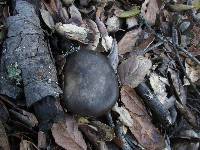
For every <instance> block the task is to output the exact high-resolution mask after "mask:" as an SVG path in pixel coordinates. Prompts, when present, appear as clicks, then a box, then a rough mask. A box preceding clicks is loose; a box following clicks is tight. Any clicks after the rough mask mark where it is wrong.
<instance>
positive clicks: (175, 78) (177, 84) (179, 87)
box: [168, 68, 187, 105]
mask: <svg viewBox="0 0 200 150" xmlns="http://www.w3.org/2000/svg"><path fill="white" fill-rule="evenodd" d="M168 72H169V73H170V78H171V81H172V83H171V84H172V85H173V86H174V89H175V92H176V94H177V96H178V97H179V99H180V101H181V103H182V104H183V105H185V104H186V98H187V95H186V91H185V89H184V87H183V84H182V82H181V79H180V75H179V73H178V71H177V70H173V69H171V68H168Z"/></svg>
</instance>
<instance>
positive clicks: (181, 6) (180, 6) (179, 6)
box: [169, 4, 195, 12]
mask: <svg viewBox="0 0 200 150" xmlns="http://www.w3.org/2000/svg"><path fill="white" fill-rule="evenodd" d="M169 8H170V9H171V10H172V11H176V12H181V11H186V10H191V9H193V8H195V7H194V6H192V5H184V4H173V5H169Z"/></svg>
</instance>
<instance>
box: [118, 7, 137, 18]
mask: <svg viewBox="0 0 200 150" xmlns="http://www.w3.org/2000/svg"><path fill="white" fill-rule="evenodd" d="M139 8H140V7H139V6H134V7H133V8H132V9H131V10H128V11H124V12H122V13H121V14H120V15H119V16H118V17H119V18H128V17H133V16H137V15H138V14H139V13H140V9H139Z"/></svg>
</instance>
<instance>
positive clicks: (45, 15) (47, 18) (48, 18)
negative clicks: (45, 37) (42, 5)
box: [40, 9, 55, 29]
mask: <svg viewBox="0 0 200 150" xmlns="http://www.w3.org/2000/svg"><path fill="white" fill-rule="evenodd" d="M40 13H41V16H42V19H43V21H44V22H45V24H46V25H47V26H48V27H49V28H50V29H53V28H54V26H55V23H54V21H53V17H52V16H51V14H50V13H49V12H48V11H46V10H44V9H40Z"/></svg>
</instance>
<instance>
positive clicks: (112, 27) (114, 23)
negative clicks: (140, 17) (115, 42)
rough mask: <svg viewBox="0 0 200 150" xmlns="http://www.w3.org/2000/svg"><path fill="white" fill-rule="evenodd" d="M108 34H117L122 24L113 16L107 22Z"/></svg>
mask: <svg viewBox="0 0 200 150" xmlns="http://www.w3.org/2000/svg"><path fill="white" fill-rule="evenodd" d="M106 25H107V30H108V32H117V31H118V30H119V29H120V26H121V22H120V19H119V18H118V17H117V16H112V17H110V18H108V19H107V21H106Z"/></svg>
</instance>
